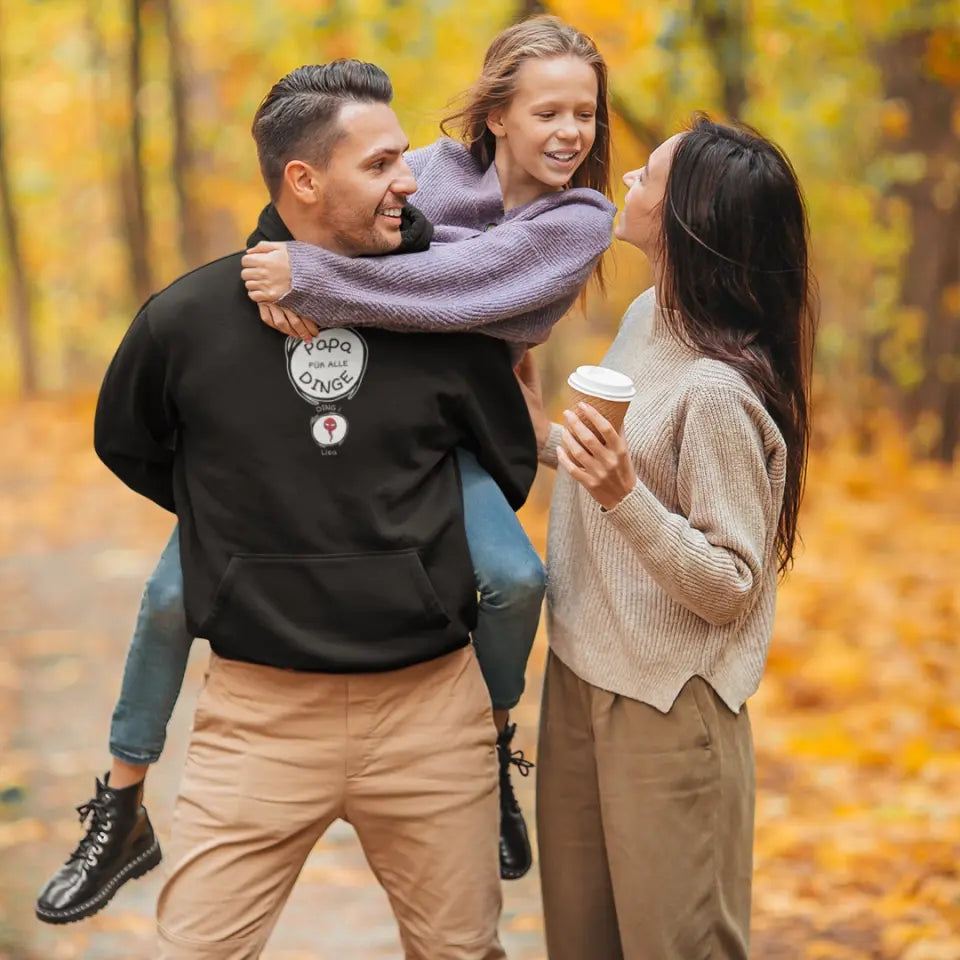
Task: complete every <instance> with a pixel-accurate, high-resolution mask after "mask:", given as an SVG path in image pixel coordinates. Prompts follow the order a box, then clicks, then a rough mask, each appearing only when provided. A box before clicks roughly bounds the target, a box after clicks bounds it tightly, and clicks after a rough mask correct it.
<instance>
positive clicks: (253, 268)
mask: <svg viewBox="0 0 960 960" xmlns="http://www.w3.org/2000/svg"><path fill="white" fill-rule="evenodd" d="M240 265H241V266H242V267H243V269H242V270H241V271H240V276H241V277H243V282H244V284H245V286H246V288H247V296H249V297H250V299H251V300H253V301H254V302H255V303H275V302H276V301H277V300H279V299H280V298H281V297H282V296H283V295H284V294H285V293H289V292H290V255H289V254H288V253H287V245H286V244H285V243H268V242H267V241H266V240H261V241H260V243H258V244H257V245H256V246H255V247H251V248H250V249H249V250H248V251H247V252H246V254H245V255H244V257H243V259H242V260H241V261H240Z"/></svg>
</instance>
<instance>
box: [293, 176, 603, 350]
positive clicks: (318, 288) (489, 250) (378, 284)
mask: <svg viewBox="0 0 960 960" xmlns="http://www.w3.org/2000/svg"><path fill="white" fill-rule="evenodd" d="M614 212H615V208H614V206H613V204H611V203H610V202H609V201H608V200H607V199H606V198H605V197H604V196H602V195H601V194H599V193H597V192H596V191H593V190H586V189H577V190H567V191H565V192H564V193H563V194H560V195H551V196H550V197H549V198H546V199H545V201H544V202H543V203H541V204H536V203H535V204H532V205H531V209H530V210H529V212H528V215H525V216H522V217H520V216H518V217H515V218H512V219H507V220H506V221H504V223H502V224H500V225H499V226H498V227H496V228H495V229H493V230H489V231H487V232H485V233H481V234H479V235H478V236H476V237H471V238H470V239H467V240H460V241H457V242H455V243H446V244H439V243H435V244H434V245H433V246H432V247H431V248H430V249H429V250H426V251H424V252H423V253H417V254H411V255H409V256H405V257H378V258H369V257H355V258H349V257H341V256H338V255H337V254H333V253H330V252H329V251H327V250H323V249H321V248H320V247H315V246H312V245H311V244H305V243H291V244H290V245H289V247H288V250H289V252H290V265H291V276H292V285H291V289H290V291H289V292H288V293H287V294H286V295H285V296H283V297H282V298H281V299H280V303H281V304H282V305H283V306H285V307H289V308H290V309H292V310H294V311H296V312H297V313H300V314H302V315H304V316H307V317H310V318H311V319H313V320H315V321H316V322H317V324H318V325H319V326H320V327H322V328H330V327H338V326H353V327H362V326H375V327H381V328H384V329H387V330H401V331H432V332H462V331H466V330H476V331H478V332H483V333H486V334H489V335H492V336H495V337H498V338H500V339H504V340H509V341H514V342H521V343H540V342H542V341H543V340H545V339H546V338H547V336H548V334H549V332H550V329H551V327H552V326H553V324H554V323H556V321H557V320H559V319H560V317H561V316H563V313H564V312H566V310H567V309H568V308H569V306H570V305H571V304H572V303H573V301H574V300H575V299H576V297H577V294H578V293H579V292H580V290H581V288H582V287H583V285H584V284H585V283H586V282H587V280H588V279H589V277H590V274H591V273H592V271H593V268H594V267H595V266H596V263H597V261H598V260H599V258H600V256H601V255H602V254H603V252H604V250H606V249H607V247H608V246H609V244H610V235H611V229H612V226H613V214H614Z"/></svg>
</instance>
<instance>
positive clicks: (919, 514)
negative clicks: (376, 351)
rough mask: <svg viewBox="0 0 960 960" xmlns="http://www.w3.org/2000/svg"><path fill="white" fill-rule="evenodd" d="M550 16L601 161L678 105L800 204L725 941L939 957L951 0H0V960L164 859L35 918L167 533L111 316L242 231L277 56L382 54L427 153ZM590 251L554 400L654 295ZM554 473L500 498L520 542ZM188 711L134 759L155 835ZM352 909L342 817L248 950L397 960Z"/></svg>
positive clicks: (116, 936)
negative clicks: (519, 29) (133, 459)
mask: <svg viewBox="0 0 960 960" xmlns="http://www.w3.org/2000/svg"><path fill="white" fill-rule="evenodd" d="M543 11H548V12H551V13H555V14H558V15H560V16H562V17H564V18H566V19H567V20H569V21H571V22H572V23H574V24H575V25H577V26H578V27H580V28H582V29H583V30H585V31H587V32H588V33H590V34H591V35H592V36H593V37H594V39H595V40H596V41H597V43H598V45H599V47H600V49H601V50H602V52H603V53H604V55H605V56H606V58H607V61H608V63H609V66H610V71H611V84H612V102H613V134H614V143H615V173H616V174H617V176H619V174H620V173H622V172H623V171H624V170H628V169H631V168H633V167H636V166H639V165H641V164H642V163H643V162H644V160H645V158H646V156H647V154H648V153H649V151H650V149H651V148H652V147H653V146H655V145H656V144H657V143H658V142H659V141H660V140H662V139H664V138H665V137H666V136H668V135H670V134H671V133H673V132H674V131H675V130H677V129H678V127H679V126H680V125H681V124H682V123H683V122H684V121H685V120H687V119H688V118H689V116H690V115H691V113H692V112H693V111H694V110H697V109H702V110H706V111H708V112H710V113H711V114H712V115H714V116H717V117H729V118H737V119H741V120H744V121H746V122H748V123H750V124H752V125H754V126H756V127H758V128H759V129H760V130H761V131H762V132H763V133H765V134H767V135H768V136H770V137H772V138H773V139H775V140H777V141H778V142H779V143H780V144H781V145H782V146H783V147H784V148H785V149H786V151H787V153H788V155H789V156H790V157H791V159H792V160H793V162H794V164H795V166H796V168H797V170H798V173H799V175H800V178H801V181H802V183H803V184H804V187H805V191H806V196H807V201H808V205H809V213H810V220H811V226H812V237H813V251H814V264H815V269H816V273H817V277H818V280H819V285H820V296H821V302H822V317H821V324H820V331H819V339H818V352H817V359H816V369H815V384H814V411H815V440H814V449H813V453H812V459H811V463H810V469H809V479H808V492H807V497H806V501H805V505H804V510H803V514H802V517H801V533H802V535H803V538H804V544H805V545H804V548H803V549H802V550H801V551H800V553H799V556H798V559H797V563H796V567H795V569H794V571H793V572H792V573H791V574H790V575H789V576H788V578H787V579H786V581H785V583H784V585H783V587H782V590H781V595H780V600H779V606H778V614H777V624H776V632H775V637H774V641H773V645H772V649H771V654H770V660H769V665H768V670H767V675H766V677H765V680H764V683H763V686H762V688H761V691H760V693H759V694H758V695H757V697H756V698H755V700H754V701H753V702H752V704H751V709H752V710H753V723H754V733H755V739H756V744H757V756H758V782H759V796H758V810H757V841H756V881H755V897H754V900H755V922H754V926H755V942H754V956H756V957H757V958H762V960H781V958H782V960H863V958H875V960H888V958H903V960H960V872H958V870H960V868H958V864H960V665H958V659H957V635H958V630H960V590H958V585H957V584H958V578H960V468H958V467H957V466H956V462H957V460H958V446H960V0H914V2H909V0H679V2H678V0H549V2H546V3H539V2H536V0H486V2H482V3H479V2H477V3H475V2H468V0H271V2H270V3H264V4H258V3H253V2H243V0H194V2H192V3H187V2H185V0H0V215H2V221H0V410H2V413H3V418H2V422H0V610H2V615H0V637H2V645H0V960H5V958H11V960H13V958H16V960H26V958H30V960H36V958H40V957H42V958H44V960H47V958H63V960H71V958H91V960H92V958H101V957H103V958H114V960H116V958H121V957H122V958H127V957H129V958H141V957H147V956H149V946H148V945H149V934H150V924H151V920H150V911H151V909H152V899H153V897H154V896H155V894H156V889H157V879H156V874H154V875H151V879H149V880H144V881H141V882H139V884H133V885H130V889H129V890H128V889H126V888H125V890H124V891H123V892H122V893H121V894H120V895H119V896H118V898H117V900H116V902H115V904H114V905H113V906H111V908H110V909H109V910H108V911H106V912H105V913H104V914H101V915H100V916H98V917H97V918H95V919H93V920H90V921H88V922H86V923H84V924H81V925H79V926H77V925H74V926H72V927H69V928H65V929H63V930H58V931H54V930H51V929H50V928H41V927H40V925H39V924H37V923H36V922H35V921H34V920H33V918H32V897H33V896H34V895H35V893H36V889H37V887H38V886H39V884H40V883H41V882H42V880H43V879H44V877H45V876H46V874H47V873H49V872H50V871H52V870H53V869H54V868H55V867H56V865H57V864H58V862H59V861H60V860H62V859H63V856H64V855H65V854H66V853H68V852H69V849H70V848H72V845H73V843H75V841H76V839H77V838H78V833H77V825H76V822H75V819H73V815H72V811H71V808H72V807H73V806H75V805H76V804H78V803H81V802H82V801H83V800H85V799H86V797H87V795H88V794H89V791H90V788H91V786H92V776H93V775H94V774H96V773H97V772H99V771H101V770H102V769H103V767H104V764H105V762H106V746H105V740H106V727H107V723H108V720H109V714H110V710H111V708H112V701H113V697H114V696H115V693H116V690H117V686H118V684H119V677H120V669H121V665H122V657H123V651H124V649H125V646H126V639H127V636H128V633H129V629H130V626H131V625H132V622H133V618H134V616H135V613H136V607H137V601H138V596H139V590H140V587H141V586H142V582H143V579H144V577H145V576H146V574H147V573H149V571H150V569H151V567H152V563H153V561H154V559H155V557H156V555H157V553H158V552H159V549H160V547H161V545H162V543H163V542H164V540H165V537H166V536H167V535H168V533H169V525H170V523H169V518H168V517H166V516H163V515H161V513H160V511H158V510H157V509H156V508H153V507H152V506H150V505H148V504H145V503H142V502H140V501H138V500H137V498H135V497H134V496H133V495H132V494H130V493H129V492H127V491H125V490H124V489H123V488H122V487H121V486H120V484H119V483H117V482H116V481H114V480H113V479H112V478H111V477H110V476H109V475H108V474H107V473H106V471H105V470H104V469H103V468H102V467H101V466H100V465H99V463H98V462H97V461H96V459H95V458H94V457H93V455H92V452H91V450H90V446H91V442H90V439H91V438H90V434H91V417H92V402H93V397H94V395H95V391H96V387H97V385H98V383H99V378H100V376H101V375H102V372H103V370H104V367H105V364H106V362H107V361H108V359H109V357H110V356H111V354H112V352H113V350H114V349H115V347H116V344H117V343H118V341H119V339H120V337H121V336H122V334H123V332H124V330H125V329H126V326H127V325H128V323H129V322H130V319H131V318H132V316H133V314H134V312H135V310H136V307H137V305H138V304H139V303H140V302H141V301H142V300H144V299H145V298H146V297H147V296H148V295H149V294H150V292H152V291H154V290H156V289H158V288H159V287H161V286H163V285H165V284H166V283H168V282H169V281H171V280H172V279H173V278H175V277H176V276H177V275H178V274H180V273H182V272H183V271H185V270H187V269H189V268H191V267H193V266H195V265H198V264H200V263H202V262H204V261H206V260H209V259H212V258H214V257H217V256H220V255H222V254H224V253H227V252H229V251H232V250H236V249H238V248H239V247H240V246H242V243H243V239H244V238H245V237H246V235H247V233H248V232H249V229H250V228H251V226H252V224H253V223H254V221H255V218H256V215H257V213H258V211H259V209H260V207H261V206H262V204H263V202H264V189H263V186H262V183H261V181H260V179H259V175H258V172H257V167H256V158H255V152H254V148H253V143H252V140H251V139H250V134H249V124H250V120H251V118H252V115H253V113H254V111H255V109H256V106H257V104H258V102H259V100H260V99H261V97H262V96H263V94H264V93H265V92H266V90H267V89H269V87H270V85H271V84H272V83H273V82H274V81H275V80H276V79H277V78H278V77H279V76H281V75H282V74H284V73H286V72H287V71H288V70H290V69H292V68H293V67H295V66H297V65H299V64H301V63H309V62H322V61H325V60H328V59H331V58H334V57H340V56H357V57H361V58H363V59H369V60H374V61H376V62H377V63H379V64H380V65H382V66H383V67H384V68H385V69H386V70H387V71H388V72H389V73H390V75H391V77H392V79H393V82H394V87H395V91H396V99H395V107H396V110H397V112H398V114H399V116H400V119H401V122H402V123H403V125H404V128H405V129H406V132H407V134H408V136H409V137H410V139H411V142H412V143H413V144H414V145H419V144H423V143H426V142H429V141H430V140H432V139H433V138H434V137H435V136H436V135H437V130H438V122H439V120H440V118H441V117H442V116H443V115H444V107H445V106H446V105H447V104H448V102H449V101H450V100H451V99H452V98H453V97H455V95H456V94H458V93H459V92H461V91H462V90H463V89H465V88H466V87H467V86H468V85H469V83H470V82H471V80H472V79H473V78H474V77H475V76H476V73H477V71H478V69H479V65H480V61H481V58H482V54H483V50H484V48H485V46H486V44H487V42H488V41H489V40H490V39H491V38H492V37H493V35H494V34H495V33H496V32H497V31H498V30H499V29H501V28H502V27H504V26H506V25H507V24H509V23H511V22H513V21H515V20H516V19H518V18H521V17H524V16H527V15H529V14H532V13H537V12H543ZM621 197H622V192H621V193H620V194H619V195H618V199H620V198H621ZM608 264H609V267H608V276H609V278H610V279H609V282H608V290H607V294H606V296H605V297H600V296H599V295H597V294H596V293H595V292H594V293H592V294H591V296H590V297H589V298H588V302H587V304H586V306H585V308H584V309H583V310H578V311H575V312H574V313H573V314H571V316H570V317H568V318H566V319H565V320H564V321H563V322H562V324H561V325H560V327H559V328H558V330H557V332H556V333H555V335H554V336H553V338H552V339H551V341H550V343H548V344H547V345H546V346H544V347H543V348H540V349H538V350H537V352H536V356H537V358H538V361H539V363H540V367H541V369H542V371H543V373H544V376H545V380H546V386H547V390H548V393H549V395H550V397H551V398H552V402H553V403H554V405H555V407H556V408H557V409H559V405H560V404H561V403H562V383H563V380H564V379H565V376H566V374H567V372H568V371H569V370H570V369H571V368H572V367H573V366H575V365H576V364H577V363H583V362H591V361H595V360H597V359H598V358H599V357H600V356H601V355H602V353H603V351H604V349H605V347H606V345H607V344H608V343H609V342H610V340H611V338H612V336H613V334H614V332H615V330H616V327H617V323H618V321H619V317H620V315H621V314H622V312H623V309H624V308H625V306H626V305H627V304H628V303H629V301H630V300H631V299H632V298H633V297H634V296H636V294H637V293H639V292H640V291H641V290H642V289H643V288H644V287H645V286H646V285H647V284H648V282H649V274H648V271H647V269H646V266H645V264H644V262H643V261H642V258H641V257H640V256H639V254H637V252H636V251H635V250H633V249H632V248H628V247H626V246H624V245H622V244H618V243H615V244H614V247H613V249H612V251H611V253H610V254H609V255H608ZM549 486H550V478H549V477H542V478H538V481H537V487H536V489H535V492H534V495H533V497H532V499H531V502H530V504H529V505H528V506H527V507H526V508H525V510H524V513H523V520H524V523H525V525H526V527H527V529H528V531H529V532H530V534H531V536H532V537H533V538H534V540H535V542H536V543H537V544H538V546H540V547H541V548H542V546H543V539H544V532H545V524H546V513H547V508H548V504H549ZM199 646H200V645H199V644H198V645H197V647H198V648H199ZM543 651H544V642H543V638H541V642H540V643H539V644H538V647H537V651H536V653H535V657H534V664H533V671H532V673H533V674H534V676H533V677H532V680H531V690H530V692H529V693H528V695H527V697H526V698H525V701H524V703H523V704H522V706H521V709H520V711H519V719H520V721H521V736H522V738H523V743H522V746H523V747H524V749H525V750H526V752H527V754H528V755H532V754H533V753H535V729H536V713H537V703H536V692H537V689H538V685H539V675H538V671H539V668H540V667H541V666H542V660H543ZM201 669H202V665H198V664H196V663H195V664H194V667H193V668H192V671H193V672H192V674H191V676H192V677H193V679H194V680H196V678H197V676H198V672H197V671H198V670H201ZM188 686H189V684H188ZM194 689H195V686H194ZM192 697H193V691H192V690H189V689H188V690H187V692H186V693H185V696H184V698H183V700H184V701H185V702H184V703H181V705H180V708H178V714H177V717H176V718H175V722H174V725H173V729H172V732H171V748H170V750H169V751H168V756H167V757H165V759H164V761H162V762H161V764H160V765H159V766H158V768H157V771H156V775H155V777H154V780H153V781H152V783H153V788H154V789H155V791H156V794H155V795H156V800H155V801H154V804H155V806H152V807H151V809H152V810H154V809H155V810H156V819H157V821H158V826H159V827H160V828H161V834H162V831H163V830H164V829H166V827H167V826H168V824H169V817H168V814H169V805H170V802H171V801H172V798H173V795H174V793H175V789H176V780H177V776H178V772H179V770H178V768H179V762H180V758H181V757H182V749H183V742H184V738H185V736H186V731H187V729H188V726H189V715H190V711H191V709H192ZM177 751H180V753H178V752H177ZM521 797H522V799H523V800H524V802H525V805H526V807H527V809H528V810H529V811H530V812H531V813H532V793H531V791H530V785H529V784H527V783H524V784H523V792H522V794H521ZM638 805H639V806H638V809H639V811H640V813H641V815H642V798H638ZM165 815H166V822H165ZM133 888H137V889H136V890H134V889H133ZM297 897H299V898H300V899H299V900H298V899H297ZM378 898H379V891H378V890H377V889H376V888H375V887H373V885H372V884H371V881H370V878H369V876H368V874H367V873H366V872H365V869H364V866H363V862H362V860H360V859H358V853H357V851H356V849H355V845H353V843H352V838H351V836H349V835H348V834H342V835H341V834H336V835H334V836H333V837H332V839H329V840H325V841H324V844H323V845H321V847H318V850H317V851H316V852H315V857H314V858H312V859H311V861H310V863H309V864H308V868H307V870H306V871H305V874H304V877H303V881H302V883H301V889H300V890H298V892H297V895H296V896H295V898H294V900H293V901H292V902H291V907H290V910H289V911H288V915H287V916H286V917H285V919H284V920H281V925H280V927H279V928H278V932H277V935H276V937H275V941H274V944H275V945H274V947H273V948H272V949H273V951H274V952H272V953H270V954H269V955H268V956H269V957H270V958H271V960H297V958H300V960H308V958H321V957H327V956H330V957H347V956H350V957H380V956H392V955H395V954H396V947H395V943H394V941H392V940H391V939H390V937H391V935H392V934H391V928H390V923H389V914H388V913H387V909H386V904H385V902H384V901H382V899H378ZM505 898H506V899H505V919H504V929H505V933H504V937H505V942H506V944H507V945H508V948H509V950H510V953H511V956H514V957H522V958H531V960H532V958H537V957H539V958H542V957H543V956H544V950H543V945H542V935H541V932H540V926H539V917H538V912H539V906H538V899H537V898H538V893H537V886H536V878H534V877H531V878H528V879H527V880H524V881H522V882H521V883H519V884H513V885H510V886H508V887H507V889H506V891H505ZM331 937H332V938H333V940H332V941H331V942H335V943H337V944H339V946H338V947H336V948H334V947H331V946H330V945H329V942H328V941H330V938H331ZM338 938H339V939H338ZM391 950H392V951H393V952H392V953H391ZM325 951H326V952H325Z"/></svg>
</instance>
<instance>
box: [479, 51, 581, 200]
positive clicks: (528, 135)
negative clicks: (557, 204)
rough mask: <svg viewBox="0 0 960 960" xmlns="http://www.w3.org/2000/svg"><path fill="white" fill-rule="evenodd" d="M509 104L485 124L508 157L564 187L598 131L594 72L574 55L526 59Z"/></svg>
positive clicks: (548, 183)
mask: <svg viewBox="0 0 960 960" xmlns="http://www.w3.org/2000/svg"><path fill="white" fill-rule="evenodd" d="M516 84H517V87H516V92H515V93H514V95H513V99H512V100H511V101H510V103H509V105H508V106H507V107H506V108H505V109H503V110H497V111H494V112H493V113H491V114H490V116H489V117H488V118H487V126H488V127H489V128H490V130H491V131H493V134H494V135H495V136H496V137H497V138H498V139H497V143H498V150H499V149H501V147H505V148H506V149H507V150H508V151H509V153H510V157H511V160H512V162H513V163H514V164H515V165H516V166H517V167H518V168H520V169H521V170H522V171H523V172H524V173H525V174H526V175H527V176H528V177H529V178H530V179H532V180H535V181H538V182H539V183H541V184H543V185H544V186H545V187H548V188H550V189H552V190H559V189H560V188H561V187H563V186H564V185H565V184H566V183H567V182H568V181H569V180H570V178H571V177H572V176H573V174H574V173H575V172H576V170H577V168H578V167H579V166H580V164H581V163H583V161H584V160H585V159H586V158H587V154H589V152H590V149H591V147H593V141H594V140H595V139H596V136H597V94H598V85H597V75H596V73H595V72H594V70H593V67H591V66H590V64H589V63H585V62H584V61H583V60H581V59H580V58H579V57H550V58H549V59H540V60H526V61H524V63H523V64H521V66H520V68H519V69H518V70H517V75H516Z"/></svg>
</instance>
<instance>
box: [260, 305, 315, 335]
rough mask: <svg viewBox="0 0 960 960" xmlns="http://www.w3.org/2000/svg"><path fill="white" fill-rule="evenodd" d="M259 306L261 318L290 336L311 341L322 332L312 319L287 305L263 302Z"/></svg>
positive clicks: (269, 325) (268, 324)
mask: <svg viewBox="0 0 960 960" xmlns="http://www.w3.org/2000/svg"><path fill="white" fill-rule="evenodd" d="M258 306H259V307H260V319H261V320H262V321H263V322H264V323H265V324H266V325H267V326H268V327H273V329H274V330H279V331H280V332H281V333H285V334H286V335H287V336H288V337H299V338H300V339H301V340H306V341H307V342H309V341H311V340H312V339H313V338H314V337H315V336H316V335H317V334H318V333H319V332H320V330H319V328H318V327H317V325H316V324H315V323H314V322H313V321H312V320H308V319H307V318H306V317H301V316H300V315H299V314H297V313H294V312H293V311H292V310H288V309H287V308H286V307H278V306H277V305H276V304H275V303H261V304H258Z"/></svg>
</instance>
